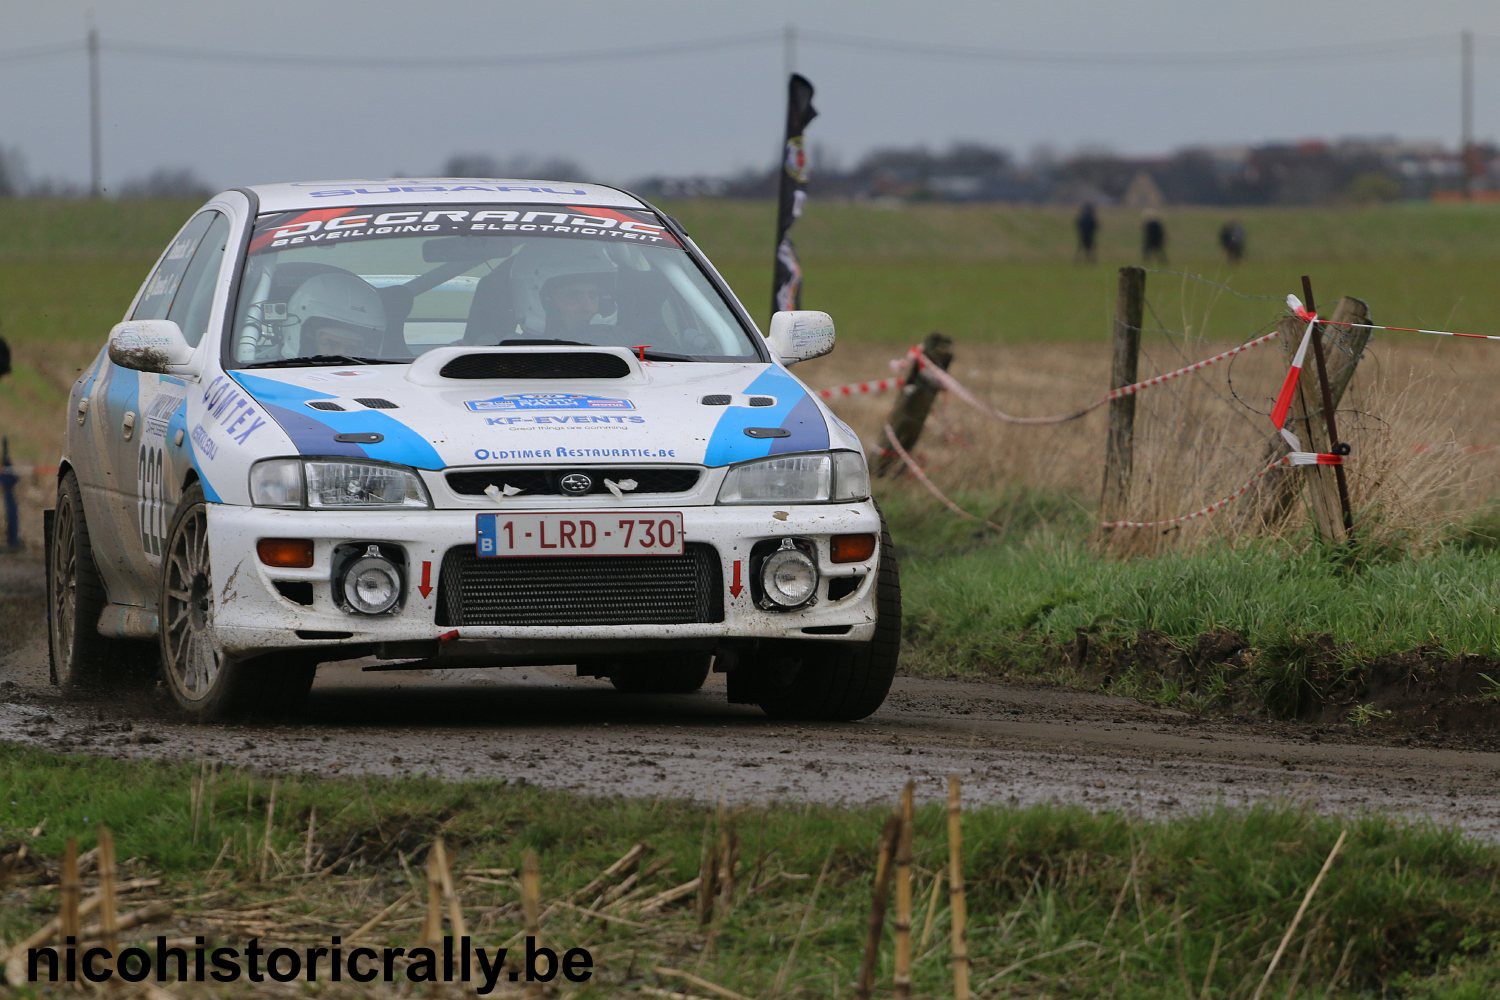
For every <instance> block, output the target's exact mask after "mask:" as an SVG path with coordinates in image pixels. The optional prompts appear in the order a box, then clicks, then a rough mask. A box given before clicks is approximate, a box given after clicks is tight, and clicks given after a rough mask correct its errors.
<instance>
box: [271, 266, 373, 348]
mask: <svg viewBox="0 0 1500 1000" xmlns="http://www.w3.org/2000/svg"><path fill="white" fill-rule="evenodd" d="M286 311H287V319H288V320H289V321H290V323H291V324H292V325H294V326H295V328H296V331H297V341H298V343H297V345H296V346H295V347H294V348H293V350H296V351H301V350H306V349H307V345H306V344H304V343H302V342H301V341H302V340H303V335H304V334H305V333H306V332H307V331H308V330H309V329H310V327H309V325H308V324H309V323H313V324H316V323H320V322H322V323H339V324H341V325H343V326H349V327H354V328H356V329H360V330H367V331H369V332H370V334H371V335H372V336H374V337H380V336H383V335H384V334H385V306H384V305H383V304H382V303H381V301H380V293H379V292H377V291H375V289H374V288H372V287H370V285H369V284H368V283H367V282H365V281H364V280H363V279H362V278H360V277H359V276H358V275H354V274H350V273H349V272H347V271H325V272H323V273H321V274H315V275H313V276H312V277H311V278H308V279H307V280H306V281H304V282H303V283H302V284H301V285H300V286H299V287H298V288H297V290H296V291H295V292H293V293H292V297H291V298H290V299H288V300H287V303H286ZM288 339H290V338H288Z"/></svg>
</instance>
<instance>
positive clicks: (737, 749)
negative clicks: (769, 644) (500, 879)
mask: <svg viewBox="0 0 1500 1000" xmlns="http://www.w3.org/2000/svg"><path fill="white" fill-rule="evenodd" d="M45 636H46V628H45V620H44V618H43V613H42V595H41V585H40V568H39V567H38V566H36V565H35V564H34V563H28V562H20V561H17V560H14V559H10V560H5V559H0V740H5V741H10V742H14V743H21V744H26V745H31V746H37V747H44V748H48V749H52V750H56V751H66V752H72V753H93V754H107V755H112V756H126V757H155V758H170V759H177V760H193V759H197V758H200V757H207V758H210V759H213V760H217V761H219V762H221V763H222V764H225V765H246V766H250V767H255V768H259V769H264V770H266V771H302V772H309V773H317V774H344V775H357V774H382V775H391V774H414V773H419V774H428V775H435V776H438V777H443V778H490V779H499V780H509V781H517V782H521V781H524V782H528V783H531V784H535V785H540V786H545V787H551V788H566V789H572V790H576V791H580V792H586V793H595V794H622V795H631V796H648V797H654V796H683V797H692V798H699V799H714V798H717V797H719V796H721V795H722V796H724V797H725V798H727V799H729V800H730V801H757V800H768V799H790V800H797V801H815V802H865V801H871V800H876V799H880V800H891V799H893V798H894V796H895V794H896V791H897V790H898V788H899V787H900V785H901V783H902V782H903V781H905V780H906V779H907V778H908V777H912V778H915V779H917V781H918V783H919V788H920V789H922V790H923V791H924V792H925V794H926V796H927V797H936V796H937V795H939V794H940V792H941V786H942V782H943V780H944V778H945V776H946V775H947V774H949V773H953V772H956V773H958V774H960V775H962V776H963V777H964V780H965V790H966V798H967V799H968V801H970V802H988V803H1019V804H1029V803H1037V802H1063V803H1076V804H1080V805H1084V806H1087V807H1089V808H1094V809H1122V810H1126V811H1129V812H1133V813H1137V814H1141V815H1146V816H1162V815H1167V814H1170V813H1176V812H1182V811H1189V810H1197V809H1201V808H1204V807H1206V806H1209V805H1212V804H1214V803H1218V802H1223V803H1228V804H1236V805H1239V804H1246V803H1253V802H1263V801H1271V800H1282V801H1288V800H1289V801H1294V802H1303V803H1307V804H1310V805H1312V806H1313V807H1315V808H1317V809H1318V810H1320V811H1324V812H1331V813H1346V814H1348V813H1357V812H1360V811H1364V810H1371V811H1378V812H1381V813H1386V814H1400V815H1404V816H1408V817H1412V818H1424V817H1425V818H1431V819H1435V820H1438V821H1441V822H1443V823H1452V824H1456V825H1458V826H1460V827H1462V828H1463V829H1465V830H1467V831H1469V832H1470V833H1472V834H1474V835H1477V836H1480V837H1483V838H1485V839H1489V840H1500V753H1497V752H1493V751H1490V750H1475V749H1451V748H1442V747H1429V746H1420V745H1419V746H1401V745H1389V744H1388V743H1383V742H1378V741H1371V740H1357V739H1354V738H1352V737H1350V736H1349V735H1348V734H1346V733H1343V732H1339V731H1333V730H1317V729H1309V728H1307V727H1292V726H1263V725H1251V724H1245V723H1237V722H1231V721H1223V720H1211V719H1210V720H1204V719H1200V718H1196V717H1193V716H1190V715H1186V714H1183V713H1179V712H1174V711H1169V710H1163V709H1157V708H1152V707H1148V706H1144V705H1140V704H1137V703H1136V702H1133V701H1128V700H1125V699H1120V698H1111V697H1104V696H1099V695H1089V694H1080V693H1076V692H1067V691H1058V690H1051V689H1040V688H1030V687H1020V686H1014V685H1002V684H994V683H976V682H964V681H943V680H925V679H916V678H903V679H901V680H898V682H897V685H896V689H895V690H894V691H893V692H892V694H891V697H890V699H889V701H888V702H887V703H886V705H885V707H884V708H883V709H882V710H881V711H880V712H879V713H878V714H877V715H876V716H875V717H874V718H872V719H869V720H866V721H865V722H861V723H856V724H850V725H819V726H804V725H787V724H783V723H776V722H771V721H769V720H767V719H766V718H765V717H764V716H762V715H761V714H760V713H759V711H758V710H755V709H752V708H747V707H742V706H731V705H728V704H726V703H725V701H724V692H723V684H722V679H720V678H714V679H712V680H711V681H710V683H709V686H708V687H706V688H705V689H704V691H702V692H700V693H699V694H696V695H687V696H674V697H645V696H630V695H622V694H619V693H617V692H615V691H614V690H613V689H612V688H611V687H609V685H607V684H605V683H602V682H600V681H596V680H588V679H577V678H574V677H573V676H572V671H571V670H570V669H567V668H547V669H541V670H537V669H527V670H506V671H482V670H466V671H456V672H455V671H449V672H445V673H443V674H442V675H438V674H427V673H416V674H406V673H383V674H370V673H362V672H361V671H360V670H359V668H358V666H356V665H342V664H341V665H334V666H330V667H325V668H323V669H322V670H321V671H320V672H319V677H318V682H317V685H316V686H315V688H314V690H313V696H312V699H311V701H310V704H309V706H308V710H307V712H306V715H305V718H303V719H302V720H301V721H300V722H299V723H298V724H296V725H269V724H267V725H228V726H195V725H189V724H186V723H183V722H181V721H179V720H176V719H174V718H173V716H172V713H171V712H170V710H168V709H167V708H166V706H165V703H164V701H163V700H162V697H163V696H161V695H159V694H154V693H150V692H143V693H140V694H138V695H135V696H132V697H129V698H125V699H123V700H122V699H120V698H117V697H115V698H109V699H97V700H92V701H67V700H64V699H62V698H61V697H60V696H59V695H58V694H57V693H56V691H55V690H53V689H52V688H50V687H49V686H48V684H47V666H46V639H45Z"/></svg>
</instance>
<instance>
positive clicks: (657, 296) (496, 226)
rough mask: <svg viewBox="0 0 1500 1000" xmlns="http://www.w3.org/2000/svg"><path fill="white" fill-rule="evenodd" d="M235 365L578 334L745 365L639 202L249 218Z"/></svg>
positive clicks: (701, 287)
mask: <svg viewBox="0 0 1500 1000" xmlns="http://www.w3.org/2000/svg"><path fill="white" fill-rule="evenodd" d="M230 336H231V341H230V344H229V345H228V349H227V351H226V355H227V358H228V361H229V363H230V365H231V366H232V367H237V368H243V367H254V366H275V365H295V364H300V363H305V364H310V365H311V364H351V363H364V362H368V363H377V362H379V363H387V364H389V363H401V362H407V361H411V360H412V359H413V358H415V357H417V356H418V355H420V354H422V353H423V352H424V351H429V350H431V349H433V348H434V347H447V346H461V347H492V346H497V345H512V346H522V345H536V344H582V345H589V346H608V347H629V348H635V349H644V350H645V352H646V357H648V358H650V357H651V356H652V355H655V356H656V357H658V358H660V359H663V360H685V361H758V360H760V357H759V355H758V354H757V353H756V350H755V347H754V343H753V342H752V340H751V339H750V334H749V333H748V332H747V331H746V330H745V328H744V327H743V326H742V325H741V324H740V323H739V321H738V320H737V319H736V317H735V314H734V313H733V312H732V311H731V310H730V308H729V306H728V304H727V303H726V302H725V301H724V299H723V298H722V297H721V296H720V295H719V293H718V291H717V290H716V289H715V288H714V286H713V285H712V284H710V283H709V281H708V279H707V278H706V277H705V276H704V274H703V272H702V271H700V270H699V268H698V266H697V265H696V264H695V263H694V261H693V260H692V258H691V257H690V256H689V255H688V253H687V251H686V250H684V249H683V247H682V245H681V244H680V243H679V242H678V241H677V239H676V238H675V237H674V236H673V235H672V234H671V233H670V232H669V231H668V230H667V229H666V227H665V226H664V225H662V221H661V219H660V218H658V217H657V216H656V215H654V214H652V213H651V212H648V211H644V210H624V209H605V208H591V207H586V206H568V207H562V208H558V207H553V206H537V205H400V206H380V207H373V208H372V207H369V206H365V207H356V208H348V207H346V208H320V209H315V210H309V211H297V212H282V213H276V214H271V215H263V216H261V217H260V218H259V219H257V220H256V225H255V231H254V234H253V236H252V238H251V241H250V246H249V251H248V254H247V257H246V260H245V270H244V274H243V276H242V278H241V281H240V293H239V298H238V302H237V306H236V315H235V321H234V326H233V327H232V329H231V334H230Z"/></svg>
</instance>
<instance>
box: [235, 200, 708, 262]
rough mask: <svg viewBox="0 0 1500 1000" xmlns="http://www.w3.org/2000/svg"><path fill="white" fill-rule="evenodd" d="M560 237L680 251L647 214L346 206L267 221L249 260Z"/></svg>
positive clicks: (279, 215) (492, 207)
mask: <svg viewBox="0 0 1500 1000" xmlns="http://www.w3.org/2000/svg"><path fill="white" fill-rule="evenodd" d="M497 234H503V235H508V236H523V237H528V238H529V237H532V236H562V237H570V238H575V239H580V238H581V239H593V240H602V241H605V242H612V243H620V242H627V243H633V244H639V245H645V246H664V247H672V248H675V249H681V247H682V244H680V243H678V242H677V238H676V237H675V236H673V235H672V234H671V233H670V232H668V231H667V227H666V226H664V225H662V224H661V219H659V218H658V217H657V216H656V215H655V214H654V213H652V212H649V211H646V210H644V209H623V208H596V207H591V206H572V205H563V206H558V207H555V208H554V207H537V206H535V205H503V204H502V205H410V206H405V205H403V206H382V207H380V208H370V207H357V206H346V207H341V208H321V209H313V210H310V211H295V212H281V213H276V214H271V215H263V216H261V217H260V218H259V219H258V220H257V221H256V225H255V238H254V239H253V240H251V242H250V250H249V252H250V253H251V254H257V253H263V252H265V251H267V250H280V249H283V248H286V247H299V246H316V245H318V244H323V243H332V242H334V241H335V240H339V241H345V242H347V241H350V240H356V241H357V240H369V239H381V238H385V237H393V236H408V235H421V236H432V237H437V236H476V235H483V236H491V235H497Z"/></svg>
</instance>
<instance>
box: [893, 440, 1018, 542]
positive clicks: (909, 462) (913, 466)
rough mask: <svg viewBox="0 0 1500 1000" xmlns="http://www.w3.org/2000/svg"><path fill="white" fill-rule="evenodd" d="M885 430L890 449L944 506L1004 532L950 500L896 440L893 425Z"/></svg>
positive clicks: (993, 523) (967, 518)
mask: <svg viewBox="0 0 1500 1000" xmlns="http://www.w3.org/2000/svg"><path fill="white" fill-rule="evenodd" d="M884 430H885V439H886V441H887V442H888V443H889V444H890V450H891V451H893V452H895V453H896V457H897V458H899V459H901V461H902V463H903V464H904V465H905V466H906V468H907V471H909V472H910V473H911V474H912V475H913V476H915V477H916V479H917V482H919V483H921V484H922V485H923V486H925V487H926V488H927V492H928V493H931V494H932V495H933V496H935V497H937V498H938V500H939V502H941V503H942V505H943V506H944V507H947V508H948V509H949V510H951V511H953V513H955V514H957V515H958V516H959V517H962V518H964V519H966V520H969V521H975V522H977V523H979V524H982V525H984V526H985V527H987V528H990V529H991V530H993V531H1002V532H1003V531H1004V530H1005V529H1004V528H1002V527H1000V525H998V524H996V523H995V522H994V521H987V520H985V519H984V518H982V517H980V516H979V515H977V514H970V513H969V512H968V511H966V510H964V509H963V508H962V507H960V506H959V505H958V504H956V503H954V502H953V501H952V500H950V499H949V498H948V495H947V494H946V493H944V492H943V491H942V490H940V489H938V488H937V486H935V485H934V484H933V482H932V480H931V479H928V478H927V473H925V472H923V471H922V467H921V466H920V465H918V464H917V461H916V459H914V458H912V457H911V454H910V453H909V452H907V450H906V449H905V448H903V447H901V442H900V441H898V440H896V432H895V430H894V429H893V428H892V427H891V425H890V424H886V425H885V428H884Z"/></svg>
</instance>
